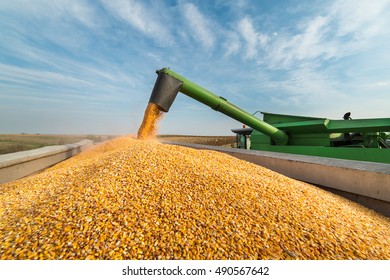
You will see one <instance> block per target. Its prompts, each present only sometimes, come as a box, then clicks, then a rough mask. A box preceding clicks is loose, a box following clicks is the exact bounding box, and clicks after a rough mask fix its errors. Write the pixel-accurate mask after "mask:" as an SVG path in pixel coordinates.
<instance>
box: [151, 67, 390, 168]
mask: <svg viewBox="0 0 390 280" xmlns="http://www.w3.org/2000/svg"><path fill="white" fill-rule="evenodd" d="M157 73H158V78H157V81H156V84H155V86H154V88H153V91H152V95H151V97H150V100H149V102H151V103H155V104H157V105H158V106H159V108H160V110H162V111H165V112H168V111H169V108H170V106H171V105H172V103H173V101H174V100H175V98H176V95H177V93H178V92H179V91H180V92H182V93H184V94H185V95H187V96H189V97H191V98H193V99H195V100H197V101H199V102H201V103H203V104H205V105H207V106H209V107H211V108H212V109H214V110H217V111H219V112H221V113H223V114H225V115H227V116H229V117H231V118H233V119H235V120H237V121H239V122H241V123H243V124H245V125H247V126H249V127H250V128H243V129H233V130H232V131H233V132H235V133H236V136H237V143H238V147H240V148H250V149H251V150H262V151H271V152H279V153H289V154H300V155H308V156H320V157H329V158H339V159H349V160H358V161H369V162H381V163H389V164H390V118H378V119H356V120H355V119H354V120H352V119H343V120H330V119H326V118H315V117H303V116H292V115H282V114H271V113H264V112H263V115H264V118H263V120H260V119H259V118H257V117H255V116H254V115H252V114H250V113H248V112H246V111H244V110H242V109H240V108H238V107H237V106H235V105H234V104H232V103H230V102H228V101H227V100H226V99H225V98H223V97H221V96H217V95H215V94H214V93H212V92H210V91H208V90H206V89H204V88H202V87H200V86H199V85H197V84H195V83H193V82H191V81H190V80H188V79H187V78H185V77H183V76H180V75H179V74H177V73H175V72H173V71H172V70H170V69H168V68H163V69H161V70H158V71H157ZM249 139H250V141H248V140H249Z"/></svg>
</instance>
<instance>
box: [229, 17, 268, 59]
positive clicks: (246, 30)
mask: <svg viewBox="0 0 390 280" xmlns="http://www.w3.org/2000/svg"><path fill="white" fill-rule="evenodd" d="M237 30H238V32H239V33H240V35H241V36H242V37H243V38H244V40H245V42H246V54H245V58H255V57H256V55H257V54H258V52H259V50H260V48H262V47H265V46H266V44H267V43H268V40H269V37H268V36H267V35H265V34H263V33H261V32H257V31H256V30H255V28H254V27H253V24H252V21H251V20H250V19H249V18H248V17H245V18H243V19H241V20H240V21H239V22H238V24H237Z"/></svg>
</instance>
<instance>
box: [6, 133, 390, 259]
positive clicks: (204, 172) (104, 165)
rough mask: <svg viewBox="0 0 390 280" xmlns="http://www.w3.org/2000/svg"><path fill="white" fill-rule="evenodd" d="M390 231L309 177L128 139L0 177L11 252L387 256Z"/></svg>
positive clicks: (22, 255) (35, 255) (31, 255)
mask: <svg viewBox="0 0 390 280" xmlns="http://www.w3.org/2000/svg"><path fill="white" fill-rule="evenodd" d="M389 236H390V222H389V220H388V219H386V218H384V217H382V216H380V215H377V214H375V213H374V212H372V211H369V210H367V209H366V208H363V207H361V206H359V205H357V204H355V203H352V202H349V201H347V200H346V199H343V198H340V197H338V196H336V195H333V194H330V193H328V192H326V191H323V190H321V189H318V188H316V187H313V186H311V185H308V184H304V183H301V182H298V181H295V180H292V179H289V178H286V177H284V176H282V175H280V174H277V173H275V172H272V171H270V170H268V169H265V168H262V167H259V166H257V165H254V164H251V163H248V162H245V161H241V160H238V159H236V158H233V157H231V156H228V155H226V154H221V153H218V152H214V151H199V150H194V149H190V148H185V147H180V146H172V145H164V144H160V143H157V142H153V141H140V140H135V139H131V138H119V139H116V140H113V141H111V142H109V143H106V144H104V145H101V146H99V147H97V148H95V149H93V150H90V151H87V152H84V153H82V154H79V155H78V156H75V157H73V158H71V159H69V160H67V161H65V162H63V163H61V164H58V165H56V166H55V167H53V168H51V169H49V170H47V171H45V172H43V173H41V174H38V175H35V176H33V177H30V178H26V179H22V180H19V181H16V182H12V183H7V184H3V185H0V256H1V258H2V259H390V240H389Z"/></svg>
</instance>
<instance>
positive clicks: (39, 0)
mask: <svg viewBox="0 0 390 280" xmlns="http://www.w3.org/2000/svg"><path fill="white" fill-rule="evenodd" d="M0 9H1V10H6V11H11V12H16V13H19V14H22V15H23V16H24V17H30V18H31V17H34V18H40V19H44V18H49V19H51V20H62V21H70V20H71V19H76V20H77V21H78V22H80V23H81V24H83V25H85V26H87V27H89V28H94V27H97V26H98V25H99V24H98V17H97V16H96V11H95V10H94V8H93V7H92V6H91V5H89V4H88V3H87V2H86V1H85V0H80V1H71V2H70V1H68V0H56V1H47V0H34V1H23V0H13V1H1V2H0Z"/></svg>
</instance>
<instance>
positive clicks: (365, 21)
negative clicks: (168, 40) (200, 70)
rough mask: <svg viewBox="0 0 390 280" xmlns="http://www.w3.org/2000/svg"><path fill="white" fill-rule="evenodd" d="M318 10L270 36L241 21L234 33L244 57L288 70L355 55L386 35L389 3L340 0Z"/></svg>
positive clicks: (245, 19)
mask: <svg viewBox="0 0 390 280" xmlns="http://www.w3.org/2000/svg"><path fill="white" fill-rule="evenodd" d="M319 8H320V9H319V10H318V12H317V13H314V14H313V15H312V16H309V17H303V18H302V19H301V20H299V21H297V22H296V23H295V28H291V27H289V28H284V27H283V26H282V27H280V29H279V30H273V32H272V33H270V35H268V34H267V33H263V32H261V31H260V29H259V27H258V26H256V25H254V24H253V20H251V19H250V18H249V17H245V18H242V19H241V20H240V21H239V22H238V24H237V28H236V30H237V31H238V32H239V34H240V35H241V36H242V38H243V39H244V41H245V43H246V52H245V55H244V58H251V59H256V60H257V61H258V63H260V64H262V65H265V66H266V67H269V68H271V69H291V68H296V67H298V66H299V65H300V64H302V63H304V64H307V63H312V64H313V66H315V65H320V63H321V62H323V61H327V60H329V59H331V58H335V59H340V58H343V57H346V56H350V55H353V54H356V53H357V52H359V51H361V50H364V49H365V48H367V47H368V46H370V44H372V41H373V40H374V39H378V38H380V36H387V35H389V34H390V29H389V28H388V26H389V25H390V20H389V19H390V16H389V15H388V14H389V8H390V1H389V0H378V1H370V0H362V1H353V0H347V1H344V0H340V1H335V2H334V3H333V4H332V5H329V6H328V7H325V6H322V7H319ZM289 30H295V31H289ZM275 34H277V36H276V35H275ZM260 58H261V60H260Z"/></svg>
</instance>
